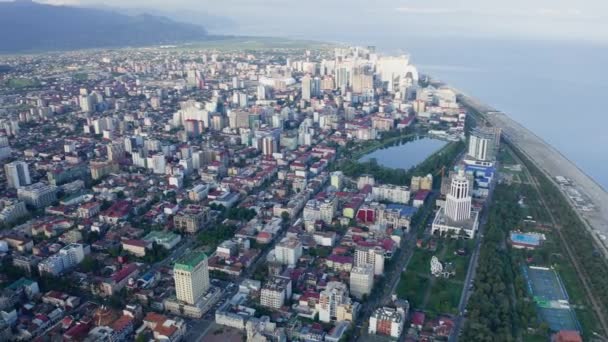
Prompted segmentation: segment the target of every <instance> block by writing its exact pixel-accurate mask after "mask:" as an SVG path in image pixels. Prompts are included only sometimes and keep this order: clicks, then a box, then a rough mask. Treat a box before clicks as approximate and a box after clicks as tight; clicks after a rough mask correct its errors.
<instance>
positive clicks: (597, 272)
mask: <svg viewBox="0 0 608 342" xmlns="http://www.w3.org/2000/svg"><path fill="white" fill-rule="evenodd" d="M520 158H521V159H522V160H524V162H525V163H526V164H527V165H526V166H527V167H528V169H529V170H530V173H531V174H532V175H533V176H534V177H535V178H536V179H537V180H538V182H539V184H540V191H541V192H542V193H543V194H545V196H544V198H545V202H546V203H547V206H548V208H549V210H550V211H551V213H552V214H553V217H554V218H555V220H556V221H557V223H558V224H559V225H560V226H561V230H562V233H563V234H564V236H566V237H567V239H568V241H566V243H568V245H569V246H570V248H571V249H572V252H573V256H574V258H576V261H577V262H578V264H579V265H580V266H581V268H582V270H583V271H584V272H585V273H586V274H585V275H586V277H587V280H588V281H589V285H590V287H591V291H592V292H593V293H592V295H593V297H594V298H596V299H597V300H598V301H599V304H600V309H602V310H603V311H604V314H606V308H608V291H606V289H608V277H607V276H606V275H608V264H607V262H606V260H605V259H604V256H603V254H602V253H601V252H600V251H598V249H597V247H596V245H595V244H594V241H593V237H592V236H591V234H590V233H589V232H588V231H587V229H586V228H585V226H584V224H583V223H582V222H581V221H580V219H579V217H578V215H577V214H576V212H575V211H574V209H573V208H572V207H571V206H570V204H569V203H568V202H567V200H566V199H565V198H564V195H563V194H562V192H561V191H560V190H559V189H558V188H557V187H556V186H555V185H554V184H553V183H552V182H551V181H550V180H549V179H548V178H547V177H546V176H545V175H544V174H543V173H542V172H541V171H540V170H539V169H538V168H537V167H536V166H535V165H533V164H532V163H530V162H529V161H528V160H527V158H525V156H522V155H520Z"/></svg>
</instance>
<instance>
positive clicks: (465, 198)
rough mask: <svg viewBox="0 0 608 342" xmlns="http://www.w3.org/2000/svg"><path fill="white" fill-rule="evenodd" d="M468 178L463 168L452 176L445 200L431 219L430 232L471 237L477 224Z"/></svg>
mask: <svg viewBox="0 0 608 342" xmlns="http://www.w3.org/2000/svg"><path fill="white" fill-rule="evenodd" d="M469 191H470V184H469V179H468V178H467V177H466V175H465V173H464V171H463V170H459V171H458V174H457V175H455V176H454V177H452V183H451V186H450V191H449V193H448V194H447V195H446V201H445V204H444V206H443V207H442V208H440V209H439V211H438V212H437V215H436V216H435V219H434V220H433V226H432V233H433V234H435V233H437V232H439V233H440V234H442V235H443V234H455V235H464V237H467V238H473V237H474V236H475V232H476V231H477V227H478V226H479V222H478V216H479V213H478V212H477V211H472V210H471V195H470V193H469Z"/></svg>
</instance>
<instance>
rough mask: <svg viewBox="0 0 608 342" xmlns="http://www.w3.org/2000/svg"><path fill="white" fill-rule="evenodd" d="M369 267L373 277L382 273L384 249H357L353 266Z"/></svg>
mask: <svg viewBox="0 0 608 342" xmlns="http://www.w3.org/2000/svg"><path fill="white" fill-rule="evenodd" d="M366 265H370V266H372V267H373V269H374V274H375V275H381V274H383V273H384V249H382V248H381V247H361V246H360V247H357V248H356V249H355V259H354V264H353V266H356V267H359V266H366Z"/></svg>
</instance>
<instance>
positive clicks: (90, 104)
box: [78, 94, 95, 113]
mask: <svg viewBox="0 0 608 342" xmlns="http://www.w3.org/2000/svg"><path fill="white" fill-rule="evenodd" d="M78 102H79V103H80V110H82V111H83V112H87V113H90V112H92V111H93V110H94V109H95V97H94V96H91V95H86V94H85V95H80V96H79V97H78Z"/></svg>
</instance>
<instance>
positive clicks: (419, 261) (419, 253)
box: [407, 246, 441, 275]
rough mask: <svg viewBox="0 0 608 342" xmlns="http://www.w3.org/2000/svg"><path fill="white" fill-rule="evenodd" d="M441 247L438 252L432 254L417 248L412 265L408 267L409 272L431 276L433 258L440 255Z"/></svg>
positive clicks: (411, 260)
mask: <svg viewBox="0 0 608 342" xmlns="http://www.w3.org/2000/svg"><path fill="white" fill-rule="evenodd" d="M440 250H441V246H438V248H437V251H436V252H431V251H427V250H423V249H419V248H416V250H415V251H414V254H413V255H412V259H410V263H409V264H408V265H407V270H408V272H414V273H420V274H428V275H430V274H431V258H432V257H433V255H437V254H439V251H440Z"/></svg>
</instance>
